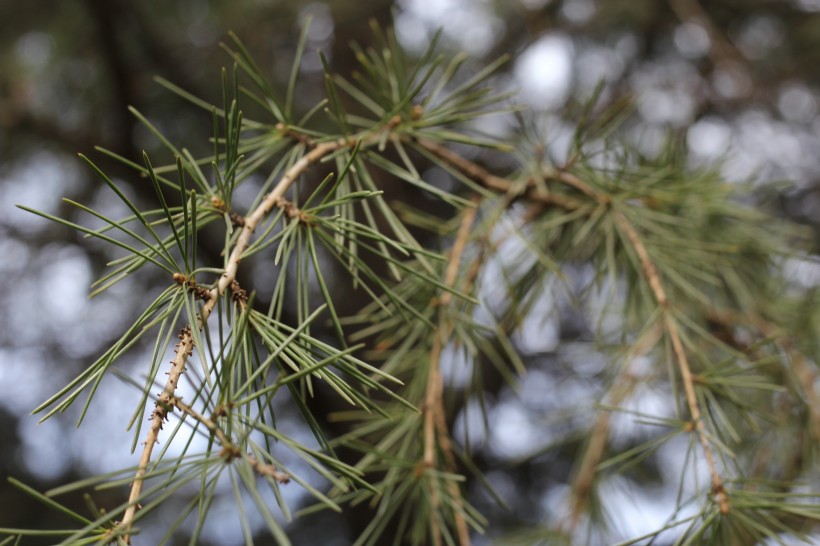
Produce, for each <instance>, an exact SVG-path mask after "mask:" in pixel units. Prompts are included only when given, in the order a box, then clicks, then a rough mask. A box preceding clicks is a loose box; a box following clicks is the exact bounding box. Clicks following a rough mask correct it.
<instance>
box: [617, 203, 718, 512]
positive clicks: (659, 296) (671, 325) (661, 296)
mask: <svg viewBox="0 0 820 546" xmlns="http://www.w3.org/2000/svg"><path fill="white" fill-rule="evenodd" d="M614 215H615V222H616V223H617V224H618V227H619V228H620V229H621V231H623V233H624V235H626V238H627V239H628V240H629V242H630V244H631V245H632V248H633V249H634V250H635V253H636V254H637V255H638V259H639V260H640V262H641V267H642V268H643V272H644V275H645V276H646V280H647V282H648V283H649V286H650V288H651V289H652V293H653V295H654V296H655V300H656V301H657V302H658V305H659V306H660V307H661V309H662V311H663V321H664V327H665V329H666V333H667V335H668V336H669V341H670V342H671V343H672V350H673V352H674V353H675V359H676V360H677V363H678V370H679V371H680V374H681V380H682V382H683V390H684V392H685V394H686V402H687V405H688V406H689V413H690V414H691V416H692V426H693V429H694V432H695V433H696V434H697V437H698V440H699V441H700V445H701V448H702V449H703V456H704V458H705V459H706V465H707V466H708V467H709V473H710V474H711V476H712V493H713V494H714V495H715V500H716V501H717V505H718V508H719V510H720V513H721V514H724V515H725V514H728V513H729V496H728V493H727V492H726V488H725V486H724V483H723V478H722V477H721V476H720V473H719V472H718V469H717V465H716V463H715V456H714V452H713V451H712V444H711V443H710V442H709V438H708V436H707V435H706V425H705V424H704V421H703V416H702V415H701V412H700V404H699V403H698V398H697V394H696V393H695V381H694V378H693V377H692V369H691V367H690V366H689V357H687V355H686V351H685V350H684V348H683V342H682V341H681V338H680V333H679V332H678V325H677V322H676V321H675V319H674V317H673V316H672V313H671V312H670V311H669V300H668V299H667V296H666V291H665V290H664V288H663V284H662V283H661V280H660V276H659V275H658V271H657V270H656V269H655V264H654V263H653V262H652V260H651V258H650V257H649V253H648V252H647V250H646V247H645V246H644V244H643V241H642V240H641V237H640V236H639V235H638V232H637V231H635V228H634V227H632V224H631V223H630V222H629V220H627V218H626V216H624V215H623V213H622V212H621V211H619V210H616V211H615V212H614Z"/></svg>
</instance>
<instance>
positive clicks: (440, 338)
mask: <svg viewBox="0 0 820 546" xmlns="http://www.w3.org/2000/svg"><path fill="white" fill-rule="evenodd" d="M473 203H474V204H475V205H477V203H478V201H477V198H474V199H473ZM477 212H478V207H477V206H473V207H471V208H469V209H467V210H466V211H465V212H464V217H463V218H462V220H461V226H460V227H459V230H458V233H457V235H456V239H455V242H454V243H453V247H452V249H450V256H449V262H448V264H447V270H446V271H445V274H444V284H445V286H448V287H453V286H455V283H456V278H457V276H458V271H459V268H460V265H461V256H462V254H463V253H464V249H465V248H466V246H467V241H468V239H469V235H470V228H471V227H472V225H473V221H474V220H475V217H476V213H477ZM452 297H453V296H452V293H451V292H444V294H442V296H441V299H440V300H439V302H438V303H439V305H440V306H441V308H442V309H445V308H446V306H447V305H448V304H449V303H450V302H451V301H452ZM444 313H445V311H443V312H442V315H440V316H441V318H440V320H439V323H438V328H437V330H436V336H435V338H434V339H433V347H432V349H431V351H430V370H429V373H428V376H427V387H426V390H425V396H424V406H423V409H424V455H423V463H424V466H425V468H436V466H437V460H436V459H437V458H436V447H437V446H438V448H439V449H440V450H441V452H442V454H443V456H444V458H445V466H446V468H447V469H448V470H450V471H452V470H455V467H456V461H455V456H454V455H453V450H452V443H451V441H450V434H449V431H448V427H447V420H446V418H445V415H446V414H445V411H444V381H443V378H442V376H441V351H442V349H443V348H444V345H445V344H446V343H447V341H448V340H449V339H450V335H451V333H452V331H453V325H452V322H451V321H450V319H449V318H447V317H446V316H445V315H444ZM447 488H448V492H449V493H450V495H452V497H453V504H454V506H455V510H454V513H455V515H454V517H455V524H456V530H457V531H458V537H459V544H461V546H469V544H470V531H469V528H468V526H467V520H466V519H465V518H464V515H463V513H462V510H463V506H464V501H463V499H462V497H461V491H460V490H459V487H458V485H457V484H456V483H454V482H452V481H448V482H447ZM430 496H431V503H432V505H433V506H432V508H433V512H434V513H436V512H438V510H439V508H440V505H441V500H440V498H439V495H438V491H437V488H436V487H435V486H431V488H430ZM430 522H431V526H432V527H433V529H432V535H433V543H434V544H436V546H438V545H439V544H441V530H440V529H439V528H438V520H437V519H436V518H435V517H432V518H431V519H430Z"/></svg>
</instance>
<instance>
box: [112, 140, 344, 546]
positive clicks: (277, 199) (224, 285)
mask: <svg viewBox="0 0 820 546" xmlns="http://www.w3.org/2000/svg"><path fill="white" fill-rule="evenodd" d="M351 145H352V142H351V141H350V140H348V139H340V140H336V141H331V142H324V143H322V144H318V145H316V147H314V148H313V149H312V150H311V151H310V152H308V153H307V154H306V155H304V156H302V157H301V158H300V159H299V160H298V161H297V162H296V163H294V164H293V166H291V167H290V168H289V169H288V170H287V171H286V172H285V174H284V175H283V176H282V179H281V180H280V181H279V183H278V184H277V185H276V188H274V190H273V191H272V192H271V193H270V194H268V196H267V197H266V198H265V200H264V201H262V203H261V204H260V205H259V206H258V207H257V208H256V209H255V210H254V211H253V212H252V213H251V214H249V215H248V216H245V218H244V225H243V226H242V231H241V232H240V234H239V237H238V238H237V240H236V242H235V243H234V247H233V250H232V252H231V254H230V257H229V258H228V264H227V267H226V268H225V271H224V273H222V275H221V277H220V279H219V282H218V283H217V285H216V286H215V287H214V288H213V289H212V290H211V292H210V297H209V298H208V299H207V300H206V301H205V304H204V305H203V306H202V308H201V310H200V312H199V317H198V324H197V328H198V329H202V328H203V327H204V325H205V323H206V322H207V321H208V317H209V316H210V315H211V312H212V311H213V310H214V308H215V306H216V303H217V301H218V300H219V298H221V297H222V295H223V294H225V292H226V290H227V289H228V288H229V287H230V286H231V285H232V284H233V283H234V282H235V281H236V274H237V270H238V268H239V262H240V261H241V259H242V254H243V253H244V252H245V250H246V249H247V248H248V246H249V245H250V241H251V237H252V236H253V233H254V231H255V230H256V227H257V225H259V223H260V222H261V221H262V220H263V219H264V218H265V216H267V215H268V214H269V213H270V212H271V211H272V210H273V209H274V208H275V207H277V206H283V204H285V205H286V204H287V201H286V200H284V196H285V193H286V192H287V190H288V189H289V188H290V186H291V185H292V184H293V183H294V181H296V179H297V178H298V177H299V176H300V175H301V174H302V173H303V172H304V171H306V170H307V169H308V167H310V166H311V165H312V164H314V163H316V162H317V161H319V160H320V159H321V158H323V157H325V156H326V155H327V154H329V153H332V152H334V151H336V150H338V149H339V148H342V147H349V146H351ZM180 339H181V341H180V344H179V346H178V349H177V356H176V357H175V358H174V360H173V361H172V365H171V370H170V371H169V372H168V381H167V382H166V384H165V388H164V389H163V390H162V393H161V394H160V397H159V399H158V401H157V403H156V406H155V409H154V412H153V415H152V417H151V427H150V429H149V431H148V435H147V437H146V439H145V443H144V447H143V451H142V454H141V455H140V462H139V465H138V467H137V472H136V475H135V476H134V482H133V484H132V485H131V493H130V496H129V499H128V503H129V507H128V510H127V511H126V512H125V515H124V516H123V519H122V521H121V522H120V524H119V526H120V527H121V528H122V529H124V530H125V533H124V534H125V540H126V541H127V542H129V541H130V531H131V527H132V525H133V521H134V516H135V514H136V510H137V508H138V503H139V500H140V496H141V494H142V484H143V480H144V476H145V473H146V471H147V468H148V464H149V463H150V461H151V454H152V452H153V449H154V445H155V444H157V443H158V441H157V437H158V435H159V431H160V430H161V429H162V424H163V422H164V421H165V419H166V418H167V412H168V407H169V404H171V401H172V399H173V398H174V397H175V394H174V393H175V392H176V388H177V384H178V382H179V378H180V376H181V375H182V372H183V371H184V370H185V364H186V361H187V358H188V357H189V356H190V355H192V354H193V349H194V338H193V333H192V331H191V327H190V326H188V327H186V328H185V329H183V331H182V333H181V334H180Z"/></svg>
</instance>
